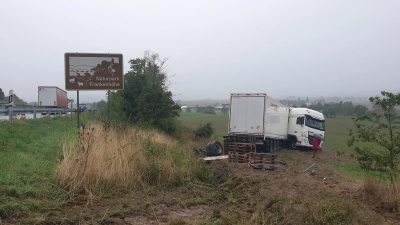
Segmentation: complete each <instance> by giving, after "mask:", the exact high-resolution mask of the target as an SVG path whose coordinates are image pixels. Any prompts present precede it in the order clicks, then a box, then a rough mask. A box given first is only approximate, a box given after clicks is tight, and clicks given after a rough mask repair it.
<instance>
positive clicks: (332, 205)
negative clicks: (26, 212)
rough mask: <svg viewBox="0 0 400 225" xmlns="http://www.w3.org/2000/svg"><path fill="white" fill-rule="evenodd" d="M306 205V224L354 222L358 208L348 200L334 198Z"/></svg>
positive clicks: (304, 219)
mask: <svg viewBox="0 0 400 225" xmlns="http://www.w3.org/2000/svg"><path fill="white" fill-rule="evenodd" d="M305 206H306V210H305V211H304V212H303V216H302V220H303V223H304V224H332V225H333V224H354V223H353V222H354V221H353V219H354V218H355V214H356V209H355V207H354V206H353V205H352V204H351V203H350V202H348V201H345V200H341V199H335V198H332V199H327V200H322V201H320V202H318V203H313V204H312V205H311V204H307V203H305Z"/></svg>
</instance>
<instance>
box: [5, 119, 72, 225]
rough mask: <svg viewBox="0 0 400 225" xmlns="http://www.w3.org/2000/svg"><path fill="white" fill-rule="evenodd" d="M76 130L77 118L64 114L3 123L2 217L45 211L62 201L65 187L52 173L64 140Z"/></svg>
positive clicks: (57, 205) (29, 220)
mask: <svg viewBox="0 0 400 225" xmlns="http://www.w3.org/2000/svg"><path fill="white" fill-rule="evenodd" d="M76 134H77V129H76V121H75V120H71V119H70V118H65V117H64V118H55V119H51V120H48V119H38V120H37V121H34V120H26V121H18V122H16V123H14V124H8V122H1V123H0V193H1V194H0V203H1V204H0V218H1V217H8V216H12V215H13V214H16V213H27V212H31V213H40V212H45V211H47V210H49V209H55V208H57V207H59V205H60V204H62V202H63V201H64V200H65V199H64V193H63V190H62V189H60V188H58V187H56V185H55V184H54V182H53V179H52V175H53V171H54V168H55V167H56V165H57V164H58V161H59V159H60V155H61V154H60V151H61V145H62V141H63V140H65V139H69V138H72V137H74V136H76ZM38 199H40V200H38ZM40 220H41V219H40V218H35V217H33V218H29V219H27V221H25V222H26V223H33V222H39V221H40ZM22 222H24V221H22Z"/></svg>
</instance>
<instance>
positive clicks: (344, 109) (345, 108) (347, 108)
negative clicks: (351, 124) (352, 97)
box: [339, 102, 354, 116]
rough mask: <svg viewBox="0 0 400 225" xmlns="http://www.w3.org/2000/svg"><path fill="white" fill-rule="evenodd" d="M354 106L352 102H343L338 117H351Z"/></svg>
mask: <svg viewBox="0 0 400 225" xmlns="http://www.w3.org/2000/svg"><path fill="white" fill-rule="evenodd" d="M353 110H354V106H353V103H352V102H343V103H342V105H341V107H340V111H339V113H340V115H342V116H351V115H352V114H353Z"/></svg>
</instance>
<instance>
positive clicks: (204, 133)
mask: <svg viewBox="0 0 400 225" xmlns="http://www.w3.org/2000/svg"><path fill="white" fill-rule="evenodd" d="M193 132H194V134H195V136H196V137H199V138H209V137H211V135H213V134H214V133H215V129H214V128H213V127H211V123H206V124H205V125H200V126H199V127H197V129H196V130H194V131H193Z"/></svg>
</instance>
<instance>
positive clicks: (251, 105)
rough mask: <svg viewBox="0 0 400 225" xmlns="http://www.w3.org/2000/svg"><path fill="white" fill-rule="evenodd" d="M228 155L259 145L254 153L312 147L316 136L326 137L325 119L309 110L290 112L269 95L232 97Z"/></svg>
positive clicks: (239, 95) (226, 140)
mask: <svg viewBox="0 0 400 225" xmlns="http://www.w3.org/2000/svg"><path fill="white" fill-rule="evenodd" d="M228 127H229V131H228V136H225V137H224V143H225V148H226V149H225V153H227V151H229V148H230V146H233V145H235V144H236V145H235V146H240V144H239V145H238V143H255V147H254V149H253V150H256V151H257V152H271V151H275V150H278V149H279V148H280V147H281V145H287V146H289V148H291V149H295V148H296V147H297V146H304V147H312V143H313V137H312V134H314V133H315V134H319V135H322V136H323V137H324V134H325V118H324V115H323V114H322V113H320V112H317V111H315V110H312V109H307V108H290V107H287V106H285V105H283V104H282V103H280V102H278V101H276V100H274V99H272V98H270V97H269V96H268V95H267V94H265V93H251V94H250V93H232V94H231V98H230V112H229V125H228Z"/></svg>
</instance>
